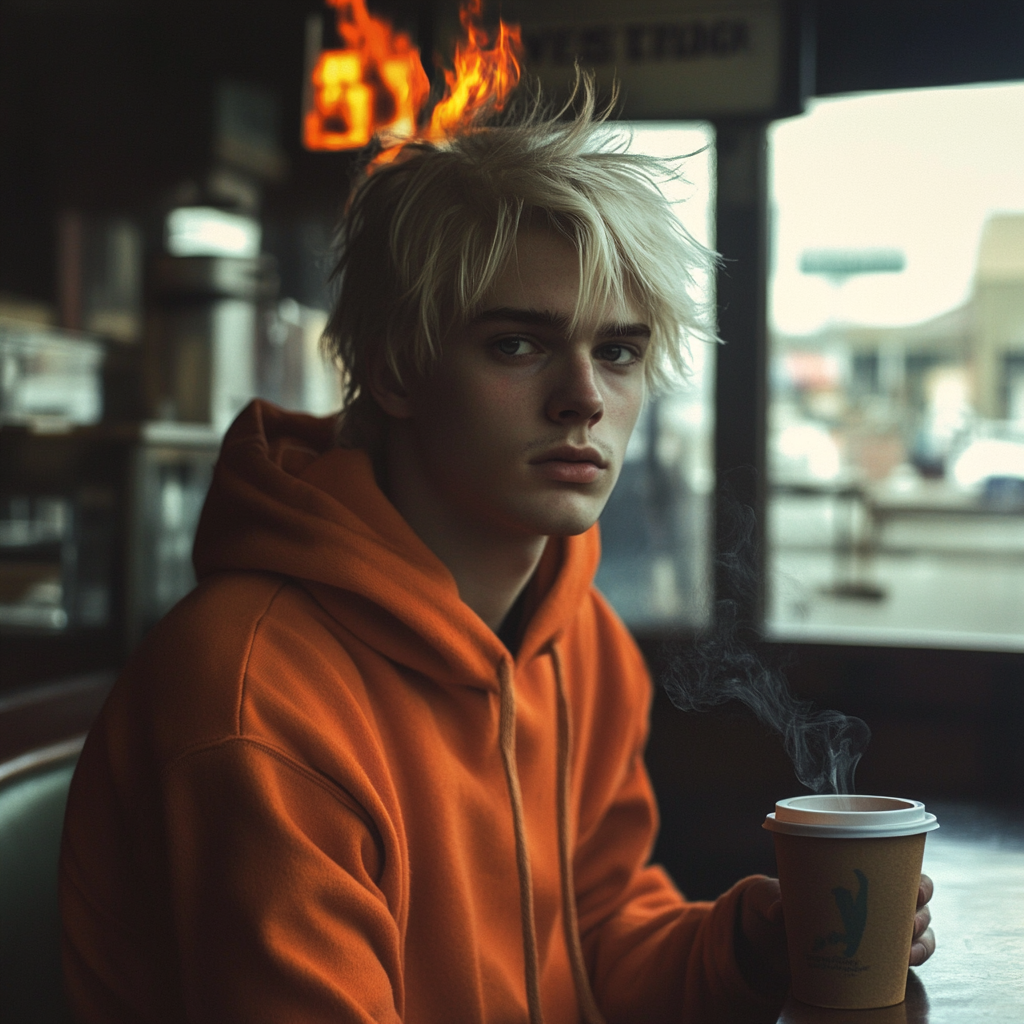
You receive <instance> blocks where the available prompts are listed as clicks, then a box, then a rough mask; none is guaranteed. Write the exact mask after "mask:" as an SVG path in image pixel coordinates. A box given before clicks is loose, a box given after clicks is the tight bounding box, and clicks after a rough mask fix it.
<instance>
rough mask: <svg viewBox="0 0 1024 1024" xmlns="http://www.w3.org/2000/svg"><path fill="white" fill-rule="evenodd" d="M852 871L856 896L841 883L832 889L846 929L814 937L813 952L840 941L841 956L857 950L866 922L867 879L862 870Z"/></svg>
mask: <svg viewBox="0 0 1024 1024" xmlns="http://www.w3.org/2000/svg"><path fill="white" fill-rule="evenodd" d="M853 873H854V874H855V875H856V876H857V882H858V883H859V888H858V889H857V895H856V896H854V895H853V893H851V892H850V890H849V889H844V888H843V887H842V886H841V885H837V886H836V887H835V888H834V889H833V890H832V895H833V897H835V901H836V907H837V908H838V910H839V916H840V917H841V918H842V919H843V926H844V927H845V928H846V931H845V932H829V934H828V935H825V936H824V937H823V938H820V939H816V940H815V942H814V950H815V952H817V951H818V950H819V949H823V948H824V947H825V946H829V945H836V944H840V943H841V944H842V945H843V946H845V948H844V949H843V956H853V955H854V954H855V953H856V952H857V947H858V946H860V940H861V939H862V938H863V937H864V926H865V925H866V924H867V922H868V880H867V878H865V877H864V872H863V871H858V870H857V869H856V868H855V869H854V872H853Z"/></svg>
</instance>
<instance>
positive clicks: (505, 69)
mask: <svg viewBox="0 0 1024 1024" xmlns="http://www.w3.org/2000/svg"><path fill="white" fill-rule="evenodd" d="M482 7H483V0H465V2H464V3H463V4H462V7H461V8H460V9H459V21H460V22H462V28H463V31H464V32H465V33H466V40H465V43H460V44H456V47H455V70H454V71H448V70H446V71H445V73H444V80H445V95H444V98H443V99H442V100H441V101H440V102H439V103H438V104H437V106H436V107H434V112H433V114H431V117H430V128H429V130H428V131H427V136H428V138H431V139H436V138H443V137H444V136H445V135H447V134H449V133H450V132H451V130H452V129H453V128H456V127H457V126H458V125H459V124H461V123H464V122H466V121H472V119H473V117H474V116H475V115H476V114H477V113H478V112H479V111H481V110H483V109H486V108H488V107H490V108H492V109H494V110H501V109H502V108H503V107H504V106H505V101H506V100H507V99H508V96H509V94H510V93H511V92H512V90H513V89H514V88H515V87H516V85H517V84H518V83H519V75H520V63H519V61H520V56H521V54H522V49H523V41H522V36H521V34H520V31H519V26H518V25H506V24H505V22H503V21H499V22H498V38H497V40H496V41H495V43H494V45H493V46H490V45H489V44H490V38H489V35H488V32H487V30H486V29H484V28H483V27H482V26H481V24H480V15H481V13H482Z"/></svg>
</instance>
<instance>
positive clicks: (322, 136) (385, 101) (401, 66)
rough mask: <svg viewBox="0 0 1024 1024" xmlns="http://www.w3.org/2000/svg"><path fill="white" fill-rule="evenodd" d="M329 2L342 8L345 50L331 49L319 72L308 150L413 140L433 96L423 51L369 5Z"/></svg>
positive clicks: (307, 125) (306, 127) (354, 0)
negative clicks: (386, 135) (386, 137)
mask: <svg viewBox="0 0 1024 1024" xmlns="http://www.w3.org/2000/svg"><path fill="white" fill-rule="evenodd" d="M327 2H328V3H329V4H330V5H331V6H332V7H335V8H337V11H338V16H337V23H338V35H339V37H340V38H341V41H342V42H343V43H344V44H345V48H344V49H342V50H325V51H324V52H323V53H321V54H320V57H319V59H318V60H317V62H316V65H315V66H314V68H313V72H312V87H313V88H312V99H313V102H312V105H311V107H310V109H309V110H307V111H306V116H305V121H304V124H303V131H304V141H305V144H306V148H307V149H358V148H359V147H360V146H365V145H366V144H367V143H368V142H369V141H370V139H371V138H373V135H374V132H378V131H389V132H394V133H395V134H396V135H411V134H412V133H413V132H414V131H415V130H416V118H417V116H418V115H419V112H420V110H421V109H422V108H423V105H424V103H426V100H427V94H428V93H429V92H430V83H429V82H428V81H427V75H426V72H425V71H424V70H423V64H422V63H421V61H420V52H419V50H417V49H416V47H415V46H413V43H412V40H411V39H410V38H409V36H408V35H407V34H406V33H405V32H396V31H394V29H392V27H391V26H390V25H389V24H388V23H387V22H386V21H384V20H382V19H381V18H375V17H373V16H372V15H371V14H370V13H369V11H367V9H366V2H365V0H327Z"/></svg>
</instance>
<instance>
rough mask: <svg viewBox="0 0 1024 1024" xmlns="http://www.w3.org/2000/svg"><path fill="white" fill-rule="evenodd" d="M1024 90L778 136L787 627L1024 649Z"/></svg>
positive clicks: (825, 118)
mask: <svg viewBox="0 0 1024 1024" xmlns="http://www.w3.org/2000/svg"><path fill="white" fill-rule="evenodd" d="M1020 124H1024V85H1019V84H1012V85H998V86H971V87H960V88H949V89H928V90H916V91H904V92H894V93H877V94H871V95H860V96H854V97H845V98H838V99H827V100H818V101H815V102H813V103H812V104H811V106H810V107H809V109H808V112H807V113H806V114H805V115H804V116H802V117H798V118H793V119H791V120H788V121H784V122H780V123H778V124H777V125H775V126H774V127H773V128H772V130H771V132H770V136H769V138H770V143H769V145H770V167H771V178H772V181H771V203H772V216H773V241H772V247H773V251H772V269H771V278H770V282H769V329H770V367H771V394H770V415H769V421H770V422H769V441H768V444H769V451H768V456H769V467H770V468H769V479H770V488H771V489H770V498H769V513H768V545H769V558H768V572H769V594H768V601H769V605H768V624H769V629H770V631H771V632H772V634H773V635H775V636H777V637H779V638H781V639H801V640H822V641H827V642H832V641H836V642H844V641H850V642H858V643H860V642H867V643H876V644H877V643H881V644H886V643H893V644H903V643H908V644H920V645H928V646H958V647H975V648H990V649H1016V650H1020V649H1024V172H1022V168H1024V134H1022V133H1021V132H1020V131H1018V130H1017V127H1016V126H1018V125H1020Z"/></svg>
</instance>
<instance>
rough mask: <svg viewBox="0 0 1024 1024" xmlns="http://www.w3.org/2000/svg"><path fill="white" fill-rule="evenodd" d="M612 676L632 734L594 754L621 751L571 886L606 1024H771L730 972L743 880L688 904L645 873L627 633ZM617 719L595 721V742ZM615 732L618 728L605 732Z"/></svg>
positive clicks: (649, 793)
mask: <svg viewBox="0 0 1024 1024" xmlns="http://www.w3.org/2000/svg"><path fill="white" fill-rule="evenodd" d="M616 627H617V630H618V631H621V634H624V635H620V638H619V639H620V640H621V645H617V646H618V652H617V653H618V655H619V659H620V661H622V662H624V663H623V664H620V665H618V666H616V667H617V669H618V671H619V672H620V673H621V674H622V676H623V677H628V679H627V689H628V691H629V693H630V694H631V696H630V698H629V703H630V704H631V705H632V706H631V707H630V708H629V712H630V713H629V721H630V723H631V727H630V729H629V731H628V734H627V735H625V736H623V735H622V734H623V733H625V732H626V730H622V729H621V727H620V728H619V729H618V730H617V731H618V735H619V737H620V738H619V739H618V742H617V743H615V740H614V739H613V738H612V734H611V732H609V734H608V735H607V736H603V737H601V738H600V742H599V743H597V744H594V742H593V739H594V737H590V740H591V742H590V744H589V745H590V746H592V747H596V748H597V749H602V750H608V749H610V747H611V746H612V745H614V746H616V747H617V749H619V750H620V752H621V753H620V760H619V765H618V770H617V771H616V772H615V774H614V776H613V778H614V783H613V784H610V785H609V786H608V787H607V790H606V791H605V794H604V798H603V802H602V805H601V809H600V813H599V814H597V816H596V819H595V820H594V822H593V823H587V824H585V825H584V826H583V830H582V831H581V833H580V835H579V837H578V844H577V848H576V852H575V858H574V876H575V877H574V881H575V887H576V898H577V910H578V915H579V924H580V934H581V939H582V943H583V949H584V955H585V958H586V961H587V967H588V971H589V973H590V977H591V984H592V986H593V989H594V995H595V998H596V999H597V1002H598V1005H599V1006H600V1007H601V1009H602V1011H603V1013H604V1015H605V1017H606V1019H607V1020H608V1022H609V1024H615V1022H619V1021H622V1022H625V1021H629V1022H632V1024H636V1022H640V1021H650V1022H658V1024H666V1022H671V1021H679V1022H680V1024H682V1022H687V1021H716V1022H727V1021H737V1022H741V1021H742V1022H744V1024H753V1022H761V1021H765V1022H774V1021H776V1020H777V1019H778V1012H779V1010H780V1002H779V1000H778V999H777V998H776V997H768V996H765V995H763V994H761V993H758V992H756V991H754V990H753V989H752V988H750V986H749V985H748V984H747V983H746V982H745V980H744V979H743V977H742V975H741V974H740V971H739V968H738V966H737V964H736V957H735V949H734V939H733V935H734V927H735V919H736V914H737V910H738V906H739V902H740V898H741V896H742V893H743V890H744V889H745V888H746V887H747V886H748V885H749V884H750V882H751V881H752V880H753V879H750V878H748V879H744V880H742V881H740V882H738V883H737V884H736V885H735V886H733V887H732V888H731V889H730V890H729V891H728V892H726V893H725V894H723V895H722V896H720V897H719V898H718V899H717V900H716V901H715V902H713V903H712V902H688V901H687V900H686V899H685V898H684V897H683V896H682V895H681V894H680V893H679V891H678V890H677V889H676V887H675V886H674V885H673V883H672V881H671V879H670V878H669V876H668V875H667V874H666V872H665V871H664V870H663V869H662V868H660V867H658V866H656V865H649V864H648V860H649V858H650V854H651V850H652V848H653V845H654V839H655V836H656V833H657V827H658V818H657V809H656V805H655V799H654V793H653V790H652V787H651V784H650V780H649V778H648V775H647V771H646V767H645V765H644V758H643V750H644V746H645V744H646V739H647V719H648V712H649V703H650V682H649V679H648V676H647V670H646V667H645V666H644V663H643V660H642V657H641V655H640V653H639V651H637V649H636V647H635V645H634V644H633V642H632V639H631V638H630V637H629V636H628V634H625V628H624V627H623V626H621V624H619V623H618V622H617V620H616V621H615V625H614V627H612V628H613V629H615V628H616ZM609 721H610V722H612V723H614V722H616V721H617V722H621V721H622V718H621V717H617V716H613V715H602V716H599V720H598V721H597V722H596V723H595V728H596V730H597V731H598V732H600V731H601V730H602V729H607V728H609V727H608V726H607V725H605V724H604V723H606V722H609ZM611 728H614V725H613V726H612V727H611Z"/></svg>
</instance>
